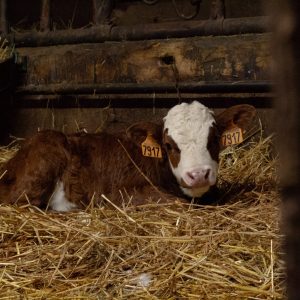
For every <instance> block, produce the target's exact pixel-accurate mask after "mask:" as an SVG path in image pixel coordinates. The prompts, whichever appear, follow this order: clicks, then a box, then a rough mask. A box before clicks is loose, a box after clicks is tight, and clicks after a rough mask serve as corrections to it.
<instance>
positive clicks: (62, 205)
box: [49, 181, 76, 212]
mask: <svg viewBox="0 0 300 300" xmlns="http://www.w3.org/2000/svg"><path fill="white" fill-rule="evenodd" d="M49 207H50V208H51V209H53V210H56V211H60V212H67V211H70V210H72V209H74V208H76V204H74V203H71V202H70V201H69V200H68V199H67V198H66V196H65V191H64V184H63V183H62V182H61V181H59V182H58V183H57V184H56V188H55V190H54V192H53V195H52V197H51V199H50V203H49Z"/></svg>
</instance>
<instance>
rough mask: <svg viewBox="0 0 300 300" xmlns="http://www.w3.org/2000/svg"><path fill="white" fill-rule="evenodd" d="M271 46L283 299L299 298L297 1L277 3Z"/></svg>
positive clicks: (299, 4) (299, 13) (299, 11)
mask: <svg viewBox="0 0 300 300" xmlns="http://www.w3.org/2000/svg"><path fill="white" fill-rule="evenodd" d="M275 11H276V14H275V15H274V20H273V24H274V25H275V36H274V41H273V43H272V46H273V52H274V63H275V65H274V70H275V75H276V77H275V78H276V82H278V85H277V92H278V94H277V96H278V97H276V100H277V101H276V112H277V116H276V119H275V122H276V127H277V132H278V137H277V147H278V150H279V154H280V155H279V158H280V163H279V167H280V168H279V172H278V174H279V176H280V185H281V189H280V190H281V192H282V200H283V205H282V214H283V228H282V229H283V232H284V234H285V242H284V249H285V251H286V255H285V260H286V273H287V281H286V283H287V299H289V300H296V299H299V295H300V284H299V283H300V135H299V133H300V118H299V116H300V102H299V99H300V85H299V78H300V1H296V0H285V1H278V8H277V10H276V9H275Z"/></svg>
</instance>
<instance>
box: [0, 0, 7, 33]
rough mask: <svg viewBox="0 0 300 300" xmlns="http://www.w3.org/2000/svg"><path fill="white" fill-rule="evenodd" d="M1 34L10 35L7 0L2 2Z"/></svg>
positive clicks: (0, 14) (0, 12)
mask: <svg viewBox="0 0 300 300" xmlns="http://www.w3.org/2000/svg"><path fill="white" fill-rule="evenodd" d="M0 32H1V33H3V34H5V35H6V34H7V33H8V22H7V0H0Z"/></svg>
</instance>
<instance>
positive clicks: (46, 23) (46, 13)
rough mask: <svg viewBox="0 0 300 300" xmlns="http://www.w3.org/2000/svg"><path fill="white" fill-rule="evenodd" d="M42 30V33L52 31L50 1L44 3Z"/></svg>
mask: <svg viewBox="0 0 300 300" xmlns="http://www.w3.org/2000/svg"><path fill="white" fill-rule="evenodd" d="M40 30H41V31H49V30H50V0H43V1H42V11H41V19H40Z"/></svg>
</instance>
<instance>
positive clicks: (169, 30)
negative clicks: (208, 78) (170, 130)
mask: <svg viewBox="0 0 300 300" xmlns="http://www.w3.org/2000/svg"><path fill="white" fill-rule="evenodd" d="M268 24H269V19H268V18H267V17H250V18H234V19H217V20H200V21H184V22H182V21H181V22H167V23H160V24H155V23H153V24H140V25H135V26H115V27H111V26H109V25H99V26H94V27H92V28H88V29H76V30H74V29H73V30H72V29H69V30H59V31H55V32H36V31H33V32H28V33H14V34H12V35H11V36H10V38H11V40H12V41H13V42H14V43H15V45H16V46H17V47H31V46H49V45H62V44H79V43H99V42H105V41H124V40H148V39H163V38H180V37H191V36H209V35H213V36H218V35H235V34H244V33H263V32H266V31H268V30H269V26H268Z"/></svg>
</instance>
